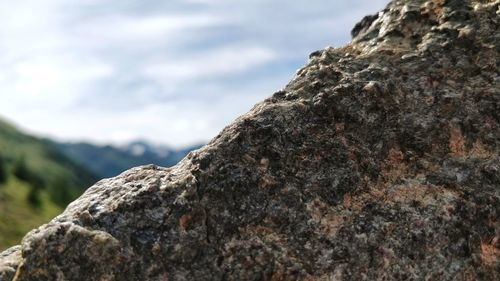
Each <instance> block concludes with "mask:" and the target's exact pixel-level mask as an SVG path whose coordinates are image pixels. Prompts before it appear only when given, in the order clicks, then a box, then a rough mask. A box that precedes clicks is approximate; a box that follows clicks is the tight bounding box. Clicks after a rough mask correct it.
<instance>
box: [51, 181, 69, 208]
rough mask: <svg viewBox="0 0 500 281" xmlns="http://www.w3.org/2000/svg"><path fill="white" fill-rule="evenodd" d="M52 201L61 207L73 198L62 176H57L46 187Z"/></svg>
mask: <svg viewBox="0 0 500 281" xmlns="http://www.w3.org/2000/svg"><path fill="white" fill-rule="evenodd" d="M48 191H49V196H50V199H51V200H52V202H54V203H56V204H57V205H59V206H61V207H63V208H64V207H66V206H67V205H68V204H69V203H70V202H71V201H72V200H73V199H74V198H73V196H72V194H71V191H70V185H69V183H68V180H67V179H65V178H64V177H59V178H57V179H56V180H55V181H54V183H53V184H51V185H50V187H49V188H48Z"/></svg>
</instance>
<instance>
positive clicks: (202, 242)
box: [0, 0, 500, 281]
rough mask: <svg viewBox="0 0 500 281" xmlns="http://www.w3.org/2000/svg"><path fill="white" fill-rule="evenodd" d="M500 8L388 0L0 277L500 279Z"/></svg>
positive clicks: (2, 258) (61, 226) (75, 212)
mask: <svg viewBox="0 0 500 281" xmlns="http://www.w3.org/2000/svg"><path fill="white" fill-rule="evenodd" d="M499 5H500V1H498V0H496V1H487V0H483V1H472V0H463V1H459V0H434V1H423V0H408V1H394V2H391V3H390V4H389V5H388V6H387V8H386V9H385V10H383V11H381V12H380V13H379V14H377V15H373V16H368V17H366V18H364V19H363V20H362V21H361V22H360V23H359V24H358V25H356V27H355V28H354V29H353V32H352V34H353V40H352V42H351V43H350V44H348V45H347V46H345V47H343V48H338V49H334V48H328V49H325V50H321V51H316V52H314V53H312V54H311V55H310V60H309V63H308V64H307V65H306V66H305V67H304V68H303V69H301V70H299V71H298V72H297V74H296V76H295V77H294V78H293V79H292V81H291V82H290V83H289V84H288V85H287V86H286V87H285V88H283V90H281V91H279V92H277V93H275V94H274V95H273V96H272V97H270V98H268V99H266V100H265V101H263V102H261V103H259V104H257V105H256V106H255V107H254V108H253V109H252V110H251V111H250V112H248V113H246V114H245V115H243V116H241V117H240V118H238V119H237V120H236V121H235V122H234V123H232V124H231V125H229V126H228V127H226V128H225V129H224V130H223V131H222V132H221V133H220V134H219V135H218V136H217V137H216V138H214V139H213V140H212V141H211V142H210V143H209V144H208V145H206V146H205V147H203V148H201V149H200V150H198V151H195V152H193V153H191V154H190V155H189V156H188V157H186V158H185V159H184V160H183V161H182V162H181V163H179V164H178V165H177V166H175V167H173V168H169V169H166V168H160V167H155V166H146V167H138V168H135V169H132V170H129V171H127V172H125V173H123V174H122V175H120V176H118V177H116V178H112V179H106V180H102V181H100V182H98V183H97V184H96V185H95V186H93V187H91V188H89V189H88V190H87V192H86V193H85V194H84V195H83V196H82V197H81V198H79V199H78V200H76V201H75V202H73V203H72V204H71V205H70V206H69V207H68V208H67V209H66V211H65V212H64V213H63V214H61V215H60V216H59V217H57V218H55V219H54V220H53V221H52V222H50V223H49V224H47V225H44V226H41V227H40V228H38V229H35V230H33V231H31V232H30V233H29V234H27V235H26V237H25V238H24V240H23V242H22V245H21V246H20V247H17V248H13V249H11V250H9V251H8V252H4V253H2V254H0V280H2V281H4V280H12V279H13V280H16V281H22V280H23V281H24V280H30V281H31V280H33V281H34V280H37V281H38V280H158V281H166V280H426V281H427V280H429V281H430V280H500V241H499V237H500V222H499V214H500V153H499V148H500V76H499V64H500V62H499V57H500V44H499V42H500V31H499V26H500V24H499V22H500V8H499ZM21 254H22V255H21Z"/></svg>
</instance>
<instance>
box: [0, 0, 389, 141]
mask: <svg viewBox="0 0 500 281" xmlns="http://www.w3.org/2000/svg"><path fill="white" fill-rule="evenodd" d="M386 2H387V0H337V1H331V0H314V1H288V0H274V1H268V0H253V1H248V0H246V1H243V0H219V1H217V0H213V1H210V0H183V1H179V0H169V1H159V0H82V1H66V0H23V1H9V0H0V18H1V19H2V23H1V24H0V70H1V71H0V116H2V117H4V118H6V119H8V120H10V121H12V122H14V123H15V124H16V125H18V126H19V127H21V128H23V129H25V130H27V131H29V132H32V133H36V134H38V135H41V136H48V137H52V138H56V139H59V140H71V141H76V140H87V141H94V142H100V143H106V142H112V143H123V142H126V141H130V140H134V139H148V140H151V141H153V142H156V143H163V144H168V145H172V146H176V147H179V146H184V145H189V144H192V143H197V142H205V141H207V140H209V139H210V138H212V137H213V136H215V135H216V134H217V133H218V132H219V131H220V130H221V129H222V128H223V127H224V126H225V125H227V124H229V123H230V122H231V121H232V120H233V119H234V118H236V117H237V116H239V115H241V114H243V113H245V112H246V111H248V110H249V109H250V108H251V107H252V105H254V104H255V103H256V102H258V101H260V100H261V99H263V98H265V97H267V96H269V95H270V94H272V93H273V92H274V91H276V90H278V89H280V88H281V87H282V86H284V85H285V84H286V83H287V82H288V81H289V80H290V78H291V77H292V75H293V74H294V73H295V71H296V70H297V69H298V68H299V67H301V66H302V65H304V64H305V62H306V60H307V56H308V54H309V53H310V52H312V51H314V50H317V49H322V48H324V47H327V46H333V47H338V46H341V45H343V44H345V43H346V42H348V41H349V38H350V36H349V32H350V30H351V28H352V27H353V25H354V24H355V23H356V22H357V21H358V20H360V19H361V18H362V17H363V16H364V15H366V14H372V13H375V12H377V11H378V10H380V9H381V8H383V7H384V6H385V4H386Z"/></svg>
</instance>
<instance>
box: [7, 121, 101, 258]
mask: <svg viewBox="0 0 500 281" xmlns="http://www.w3.org/2000/svg"><path fill="white" fill-rule="evenodd" d="M97 179H98V177H97V176H96V175H95V174H94V173H92V172H91V171H90V170H88V169H87V168H85V167H84V166H82V165H80V164H77V163H76V162H75V161H73V160H71V159H70V158H68V157H67V156H66V155H65V154H63V153H61V152H60V151H59V148H58V147H57V146H55V145H54V144H53V143H51V142H50V141H47V140H44V139H40V138H36V137H33V136H30V135H28V134H25V133H23V132H21V131H20V130H19V129H17V128H15V127H14V126H12V125H11V124H9V123H8V122H6V121H3V120H0V249H4V248H5V247H7V246H10V245H13V244H15V243H19V241H20V239H21V238H22V236H24V234H25V233H26V232H27V231H28V230H30V229H32V228H33V227H35V226H38V225H40V224H43V223H46V222H48V221H49V220H50V219H52V218H53V217H54V216H56V215H57V214H59V213H60V212H61V211H62V210H63V208H64V207H65V206H66V204H67V203H69V202H71V201H72V200H74V199H75V198H77V197H78V196H79V195H80V194H81V193H82V192H83V191H84V190H85V189H86V188H87V187H89V186H90V185H92V184H93V183H94V182H95V181H96V180H97Z"/></svg>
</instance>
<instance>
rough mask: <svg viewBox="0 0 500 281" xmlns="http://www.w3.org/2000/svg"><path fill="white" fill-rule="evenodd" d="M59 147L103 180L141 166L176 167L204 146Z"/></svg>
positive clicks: (133, 143) (86, 145)
mask: <svg viewBox="0 0 500 281" xmlns="http://www.w3.org/2000/svg"><path fill="white" fill-rule="evenodd" d="M56 145H57V146H58V147H59V149H60V150H61V151H62V152H64V153H65V154H66V155H67V156H68V157H69V158H71V159H72V160H74V161H75V162H77V163H79V164H81V165H83V166H85V167H87V168H88V169H89V170H90V171H92V172H93V173H95V174H96V175H98V176H100V177H103V178H108V177H113V176H116V175H118V174H120V173H121V172H123V171H125V170H127V169H130V168H132V167H136V166H140V165H146V164H155V165H159V166H165V167H169V166H173V165H175V164H177V162H179V161H180V160H181V159H182V158H184V156H186V155H187V154H188V153H189V152H190V151H192V150H195V149H198V148H200V147H201V145H196V146H190V147H187V148H184V149H178V150H176V149H172V148H168V147H165V146H157V145H153V144H150V143H148V142H145V141H135V142H132V143H130V144H128V145H126V146H122V147H117V146H111V145H105V146H99V145H95V144H90V143H57V144H56Z"/></svg>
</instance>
